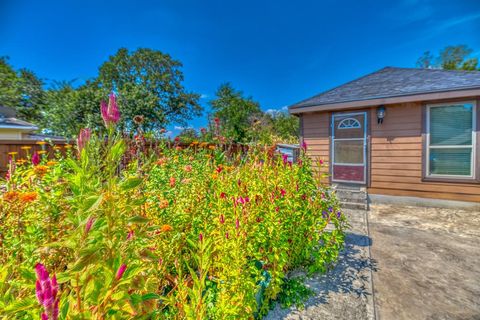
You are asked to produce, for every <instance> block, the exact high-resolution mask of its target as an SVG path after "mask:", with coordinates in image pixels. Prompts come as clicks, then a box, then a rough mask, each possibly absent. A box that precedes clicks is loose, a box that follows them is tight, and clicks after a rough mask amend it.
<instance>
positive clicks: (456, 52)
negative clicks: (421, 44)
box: [417, 45, 479, 71]
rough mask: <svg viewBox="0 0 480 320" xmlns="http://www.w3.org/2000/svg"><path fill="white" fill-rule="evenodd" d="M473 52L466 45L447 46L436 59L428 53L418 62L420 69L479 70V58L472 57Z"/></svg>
mask: <svg viewBox="0 0 480 320" xmlns="http://www.w3.org/2000/svg"><path fill="white" fill-rule="evenodd" d="M472 53H473V50H472V49H471V48H469V47H468V46H466V45H456V46H447V47H445V48H444V49H443V50H441V51H440V53H439V54H438V56H437V57H435V56H434V55H433V54H432V53H431V52H430V51H426V52H424V53H423V55H422V56H421V57H420V58H419V59H418V60H417V67H420V68H441V69H445V70H470V71H472V70H477V69H478V68H479V65H478V58H476V57H470V55H471V54H472Z"/></svg>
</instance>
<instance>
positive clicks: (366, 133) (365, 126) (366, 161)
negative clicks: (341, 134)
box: [330, 110, 370, 185]
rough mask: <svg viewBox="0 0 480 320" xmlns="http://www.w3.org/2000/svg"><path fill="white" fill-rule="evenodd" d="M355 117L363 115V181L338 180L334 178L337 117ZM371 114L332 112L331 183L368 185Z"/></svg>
mask: <svg viewBox="0 0 480 320" xmlns="http://www.w3.org/2000/svg"><path fill="white" fill-rule="evenodd" d="M355 115H363V117H364V123H363V164H362V165H363V181H353V180H336V179H334V176H333V166H334V165H335V116H355ZM369 115H370V113H369V112H368V111H367V110H365V111H355V112H332V113H331V119H330V132H331V142H330V151H331V152H330V160H331V161H330V177H331V179H330V180H331V182H336V183H351V184H358V185H367V183H368V181H369V179H368V177H367V173H368V170H367V168H368V165H369V157H368V156H367V155H368V152H367V150H368V145H369V143H368V141H369V131H368V126H369V122H368V117H369ZM344 140H362V139H361V138H353V139H344ZM338 165H343V166H360V165H359V164H349V163H346V164H345V163H338Z"/></svg>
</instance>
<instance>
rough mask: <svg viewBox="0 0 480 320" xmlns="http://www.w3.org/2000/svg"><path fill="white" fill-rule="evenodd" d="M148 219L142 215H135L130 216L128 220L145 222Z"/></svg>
mask: <svg viewBox="0 0 480 320" xmlns="http://www.w3.org/2000/svg"><path fill="white" fill-rule="evenodd" d="M149 221H150V219H148V218H145V217H142V216H135V217H131V218H130V222H133V223H147V222H149Z"/></svg>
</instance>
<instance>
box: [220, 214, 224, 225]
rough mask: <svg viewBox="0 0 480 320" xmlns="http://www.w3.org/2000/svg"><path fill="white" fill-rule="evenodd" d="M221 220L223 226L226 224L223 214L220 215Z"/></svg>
mask: <svg viewBox="0 0 480 320" xmlns="http://www.w3.org/2000/svg"><path fill="white" fill-rule="evenodd" d="M219 220H220V223H221V224H224V223H225V217H224V216H223V214H221V215H220V218H219Z"/></svg>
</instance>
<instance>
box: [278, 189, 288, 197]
mask: <svg viewBox="0 0 480 320" xmlns="http://www.w3.org/2000/svg"><path fill="white" fill-rule="evenodd" d="M280 194H281V195H282V197H285V195H286V194H287V191H285V189H281V190H280Z"/></svg>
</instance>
